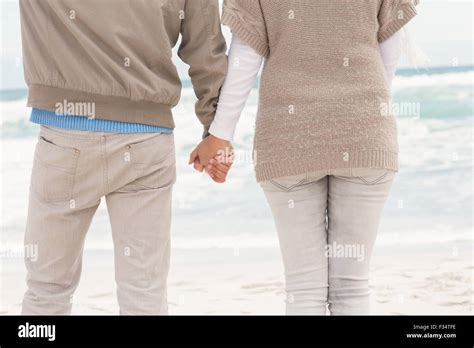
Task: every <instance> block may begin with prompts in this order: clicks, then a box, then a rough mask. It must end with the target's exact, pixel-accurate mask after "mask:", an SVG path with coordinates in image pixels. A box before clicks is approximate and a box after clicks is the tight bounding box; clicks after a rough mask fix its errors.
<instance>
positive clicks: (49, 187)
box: [31, 136, 80, 202]
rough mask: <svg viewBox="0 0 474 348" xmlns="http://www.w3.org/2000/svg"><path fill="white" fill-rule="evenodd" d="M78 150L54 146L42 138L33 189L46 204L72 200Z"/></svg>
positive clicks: (34, 169) (34, 167)
mask: <svg viewBox="0 0 474 348" xmlns="http://www.w3.org/2000/svg"><path fill="white" fill-rule="evenodd" d="M79 153H80V151H79V150H78V149H74V148H69V147H63V146H59V145H56V144H54V143H53V142H51V141H49V140H47V139H46V138H45V137H43V136H40V137H39V140H38V144H37V147H36V152H35V159H34V163H33V172H32V178H31V188H32V189H33V190H34V191H35V192H36V193H37V194H38V195H39V196H40V197H41V199H43V200H44V201H46V202H65V201H69V200H71V199H72V195H73V189H74V179H75V175H76V168H77V161H78V159H79Z"/></svg>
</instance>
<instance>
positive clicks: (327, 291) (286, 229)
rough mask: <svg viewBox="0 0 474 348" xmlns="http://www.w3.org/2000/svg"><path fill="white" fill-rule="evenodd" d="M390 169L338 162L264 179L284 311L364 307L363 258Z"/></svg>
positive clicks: (367, 255) (338, 310) (357, 309)
mask: <svg viewBox="0 0 474 348" xmlns="http://www.w3.org/2000/svg"><path fill="white" fill-rule="evenodd" d="M395 174H396V173H395V172H393V171H387V170H381V169H345V170H338V171H333V172H318V173H313V174H304V175H297V176H293V177H286V178H280V179H275V180H271V181H266V182H263V183H262V184H261V186H262V188H263V190H264V192H265V195H266V197H267V200H268V203H269V204H270V207H271V209H272V212H273V217H274V219H275V224H276V229H277V232H278V235H279V239H280V247H281V251H282V255H283V263H284V268H285V277H286V294H287V299H286V312H287V314H320V315H324V314H325V313H326V307H327V305H328V304H329V311H330V312H331V314H368V313H369V283H368V280H369V262H370V256H371V254H372V249H373V246H374V242H375V238H376V235H377V229H378V225H379V220H380V216H381V214H382V210H383V207H384V204H385V201H386V199H387V197H388V195H389V192H390V188H391V186H392V182H393V179H394V177H395Z"/></svg>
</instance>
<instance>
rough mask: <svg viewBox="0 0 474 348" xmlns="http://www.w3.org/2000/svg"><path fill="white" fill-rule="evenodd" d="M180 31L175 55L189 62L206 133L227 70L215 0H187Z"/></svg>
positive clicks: (223, 40)
mask: <svg viewBox="0 0 474 348" xmlns="http://www.w3.org/2000/svg"><path fill="white" fill-rule="evenodd" d="M181 35H182V41H181V46H180V47H179V51H178V55H179V57H180V58H181V59H182V60H183V61H184V62H185V63H187V64H188V65H189V76H190V77H191V81H192V84H193V88H194V92H195V94H196V97H197V98H198V101H197V102H196V115H197V117H198V118H199V120H200V121H201V123H202V125H203V126H204V137H206V136H207V135H208V130H209V126H210V125H211V123H212V121H213V120H214V116H215V112H216V109H217V101H218V98H219V91H220V89H221V87H222V84H223V83H224V79H225V74H226V71H227V55H226V48H227V47H226V42H225V39H224V36H223V35H222V31H221V24H220V15H219V3H218V1H217V0H186V7H185V17H184V19H183V21H182V23H181Z"/></svg>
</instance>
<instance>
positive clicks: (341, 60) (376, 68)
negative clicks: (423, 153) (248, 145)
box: [223, 0, 418, 181]
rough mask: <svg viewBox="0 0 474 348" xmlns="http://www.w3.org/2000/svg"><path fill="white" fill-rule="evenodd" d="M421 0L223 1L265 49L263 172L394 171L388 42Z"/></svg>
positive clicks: (259, 147) (228, 16)
mask: <svg viewBox="0 0 474 348" xmlns="http://www.w3.org/2000/svg"><path fill="white" fill-rule="evenodd" d="M417 2H418V1H417V0H318V1H315V0H295V1H284V0H226V2H225V5H224V14H223V23H224V24H226V25H228V26H229V27H230V28H231V29H232V31H233V33H234V35H237V36H238V37H239V38H240V39H242V40H244V41H245V42H246V43H247V44H249V45H250V46H251V47H253V48H254V49H255V50H256V51H257V52H259V53H260V54H261V55H262V56H264V57H265V58H266V60H265V66H264V70H263V73H262V78H261V86H260V105H259V111H258V115H257V122H256V134H255V154H256V156H255V167H256V173H257V180H258V181H264V180H270V179H272V178H277V177H283V176H290V175H298V174H304V173H309V172H314V171H319V170H330V169H340V168H369V167H370V168H385V169H391V170H398V143H397V126H396V120H395V117H394V116H392V115H387V114H386V113H385V112H382V111H385V110H386V109H387V106H388V105H390V104H389V102H390V91H389V88H388V86H387V85H386V83H385V77H384V67H383V62H382V59H381V55H380V52H379V45H378V44H379V42H382V41H384V40H386V39H387V38H389V37H390V36H391V35H393V34H394V33H395V32H396V31H398V30H399V29H400V28H402V27H403V26H404V25H405V24H406V23H407V22H409V21H410V19H412V18H413V17H414V16H415V15H416V10H415V5H416V3H417Z"/></svg>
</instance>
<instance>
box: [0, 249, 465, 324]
mask: <svg viewBox="0 0 474 348" xmlns="http://www.w3.org/2000/svg"><path fill="white" fill-rule="evenodd" d="M472 255H473V250H472V242H471V241H464V242H462V241H459V242H456V243H449V244H448V243H443V244H441V243H440V244H429V245H420V244H413V245H391V246H388V245H383V246H379V247H378V248H377V249H376V251H375V254H374V256H373V260H372V267H371V281H370V287H371V293H372V297H371V302H372V313H373V314H387V315H393V314H472V313H473V291H472V290H473V265H472ZM1 261H2V269H1V278H0V279H1V286H0V288H1V291H2V293H1V294H0V295H1V297H0V299H1V303H0V314H19V313H20V310H21V298H22V294H23V292H24V291H25V282H24V278H25V273H24V272H25V271H24V267H23V263H22V260H21V259H20V258H8V259H6V258H4V259H2V260H1ZM168 296H169V311H170V314H174V315H185V314H205V315H212V314H238V315H247V314H272V315H279V314H284V310H285V306H284V279H283V267H282V263H281V260H280V255H279V250H278V248H247V249H240V250H238V249H219V248H210V249H199V250H179V249H174V250H173V252H172V266H171V271H170V277H169V295H168ZM117 313H118V305H117V302H116V297H115V283H114V271H113V254H112V252H111V251H101V250H87V248H86V252H85V254H84V267H83V273H82V279H81V283H80V285H79V288H78V290H77V292H76V296H75V298H74V307H73V314H91V315H96V314H105V315H108V314H117Z"/></svg>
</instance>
